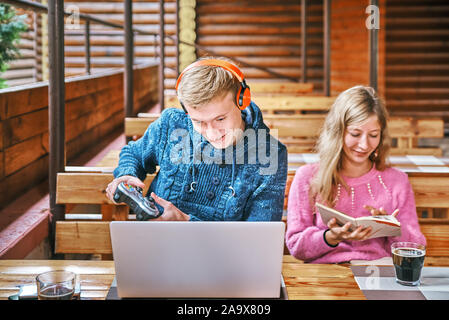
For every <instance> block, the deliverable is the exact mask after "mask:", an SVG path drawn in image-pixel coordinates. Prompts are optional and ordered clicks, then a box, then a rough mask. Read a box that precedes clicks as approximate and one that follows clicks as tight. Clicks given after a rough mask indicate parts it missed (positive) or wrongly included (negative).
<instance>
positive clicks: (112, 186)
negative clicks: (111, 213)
mask: <svg viewBox="0 0 449 320" xmlns="http://www.w3.org/2000/svg"><path fill="white" fill-rule="evenodd" d="M122 182H124V183H127V184H129V185H130V186H134V187H139V188H142V189H143V188H145V184H144V183H143V182H142V181H141V180H140V179H139V178H137V177H134V176H122V177H119V178H117V179H114V180H112V181H111V183H109V184H108V187H107V188H106V196H107V197H108V199H109V200H111V201H112V202H114V203H116V202H115V201H114V193H115V190H116V189H117V187H118V185H119V184H120V183H122Z"/></svg>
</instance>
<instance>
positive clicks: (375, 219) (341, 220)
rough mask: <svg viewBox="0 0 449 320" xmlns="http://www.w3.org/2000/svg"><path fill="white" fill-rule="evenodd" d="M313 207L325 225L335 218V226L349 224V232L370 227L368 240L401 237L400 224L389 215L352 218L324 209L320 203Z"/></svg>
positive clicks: (336, 211)
mask: <svg viewBox="0 0 449 320" xmlns="http://www.w3.org/2000/svg"><path fill="white" fill-rule="evenodd" d="M315 205H316V207H317V208H318V211H319V212H320V215H321V219H322V220H323V222H324V223H325V224H326V225H327V223H328V222H329V220H331V219H332V218H335V219H337V224H338V225H340V226H343V225H344V224H345V223H347V222H350V223H351V227H350V228H349V231H354V230H355V229H357V227H359V226H363V227H364V228H367V227H371V229H372V232H371V235H370V237H369V238H368V239H373V238H379V237H396V236H400V235H401V223H400V222H399V221H398V220H397V219H396V218H395V217H393V216H391V215H380V216H366V217H359V218H353V217H351V216H348V215H347V214H344V213H343V212H340V211H338V210H335V209H333V208H329V207H326V206H325V205H322V204H320V203H315Z"/></svg>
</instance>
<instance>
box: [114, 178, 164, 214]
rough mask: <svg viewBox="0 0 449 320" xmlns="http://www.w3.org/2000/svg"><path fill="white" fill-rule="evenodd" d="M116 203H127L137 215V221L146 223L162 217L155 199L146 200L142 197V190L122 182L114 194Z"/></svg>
mask: <svg viewBox="0 0 449 320" xmlns="http://www.w3.org/2000/svg"><path fill="white" fill-rule="evenodd" d="M114 201H115V202H117V203H126V204H127V205H128V206H129V207H130V208H131V209H132V210H133V212H134V213H135V214H136V219H137V220H139V221H145V220H150V219H154V218H157V217H159V216H160V213H159V210H158V209H157V208H156V205H155V204H154V199H153V198H151V197H149V199H147V198H145V197H144V196H143V195H142V189H141V188H138V187H134V186H131V185H129V184H127V183H124V182H121V183H120V184H119V185H118V186H117V189H116V190H115V193H114Z"/></svg>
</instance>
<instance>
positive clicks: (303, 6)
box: [301, 0, 307, 82]
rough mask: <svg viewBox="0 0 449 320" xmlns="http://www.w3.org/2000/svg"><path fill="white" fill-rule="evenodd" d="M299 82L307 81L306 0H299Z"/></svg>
mask: <svg viewBox="0 0 449 320" xmlns="http://www.w3.org/2000/svg"><path fill="white" fill-rule="evenodd" d="M301 74H302V77H301V82H307V0H301Z"/></svg>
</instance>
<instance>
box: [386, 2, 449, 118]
mask: <svg viewBox="0 0 449 320" xmlns="http://www.w3.org/2000/svg"><path fill="white" fill-rule="evenodd" d="M386 9H387V10H386V12H387V15H386V27H387V38H386V59H387V60H386V62H387V70H386V77H387V78H386V81H387V91H386V98H387V103H388V105H389V107H390V108H391V109H392V110H393V111H394V112H395V113H410V111H413V112H421V113H425V114H429V112H434V113H435V114H443V115H445V118H446V120H449V2H448V1H447V0H427V1H420V0H410V1H401V0H387V8H386Z"/></svg>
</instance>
